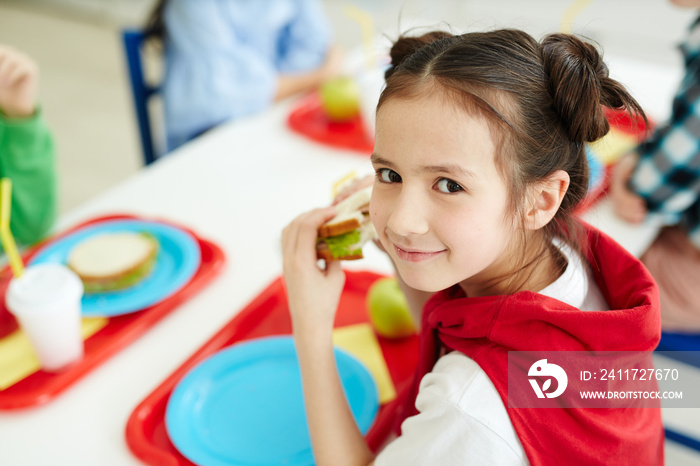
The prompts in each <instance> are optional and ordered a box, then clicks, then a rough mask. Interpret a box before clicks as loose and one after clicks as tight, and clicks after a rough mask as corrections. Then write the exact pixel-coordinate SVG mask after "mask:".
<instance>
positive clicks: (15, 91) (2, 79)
mask: <svg viewBox="0 0 700 466" xmlns="http://www.w3.org/2000/svg"><path fill="white" fill-rule="evenodd" d="M38 82H39V68H38V67H37V65H36V63H35V62H34V60H32V59H31V58H29V57H28V56H27V55H24V54H23V53H21V52H18V51H17V50H15V49H13V48H11V47H7V46H5V45H0V110H1V111H2V113H4V114H5V115H6V116H8V117H11V118H24V117H29V116H32V115H33V114H34V110H35V108H36V91H37V87H38Z"/></svg>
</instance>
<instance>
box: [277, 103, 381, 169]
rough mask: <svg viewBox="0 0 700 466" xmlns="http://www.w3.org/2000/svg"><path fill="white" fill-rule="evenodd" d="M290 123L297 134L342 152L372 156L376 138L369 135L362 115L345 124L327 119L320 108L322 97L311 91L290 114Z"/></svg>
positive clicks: (288, 122) (288, 120)
mask: <svg viewBox="0 0 700 466" xmlns="http://www.w3.org/2000/svg"><path fill="white" fill-rule="evenodd" d="M287 124H288V125H289V127H290V128H292V129H293V130H294V131H296V132H297V133H300V134H303V135H304V136H307V137H309V138H310V139H313V140H314V141H317V142H321V143H323V144H328V145H330V146H334V147H340V148H343V149H352V150H356V151H359V152H362V153H363V154H364V155H366V156H367V157H369V156H370V155H371V154H372V151H373V150H374V138H373V137H371V136H370V135H368V134H367V130H366V129H365V125H364V123H363V121H362V117H361V116H360V115H358V116H356V117H355V118H353V119H351V120H349V121H345V122H342V123H339V122H334V121H331V120H330V119H328V117H327V116H326V114H325V112H324V111H323V108H321V97H320V96H319V94H318V92H312V93H310V94H309V95H307V96H306V97H304V98H303V99H302V100H301V102H300V103H299V104H298V105H297V106H296V108H295V109H294V110H292V112H291V113H290V114H289V117H288V119H287Z"/></svg>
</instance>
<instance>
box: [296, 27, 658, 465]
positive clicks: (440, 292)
mask: <svg viewBox="0 0 700 466" xmlns="http://www.w3.org/2000/svg"><path fill="white" fill-rule="evenodd" d="M391 58H392V66H391V68H390V69H389V70H388V71H387V73H386V89H385V90H384V92H383V93H382V95H381V98H380V100H379V104H378V107H377V125H376V143H375V150H374V153H373V154H372V164H373V166H374V168H375V170H376V180H375V184H374V189H373V194H372V199H371V202H370V215H371V219H372V222H373V223H374V225H375V227H376V230H377V233H378V235H379V242H380V243H381V246H382V248H383V249H384V250H386V252H387V254H388V255H389V257H390V258H391V260H392V261H393V263H394V266H395V268H396V270H397V274H398V276H399V278H400V282H401V283H402V287H403V288H404V290H405V292H406V294H407V296H408V298H409V301H410V303H411V306H412V309H413V310H414V312H417V313H420V314H422V319H421V320H422V330H421V356H420V364H419V367H418V369H417V374H416V380H415V381H414V389H413V391H412V392H411V393H409V397H408V398H409V399H408V400H407V401H408V403H407V404H406V408H407V409H406V410H405V413H404V415H403V416H402V417H403V418H405V421H404V422H403V424H402V425H401V436H399V437H398V438H397V439H395V440H394V441H392V442H391V443H390V444H389V445H388V446H387V447H386V448H385V449H384V450H383V451H382V452H380V453H379V455H378V456H377V457H376V459H374V458H373V455H372V453H371V452H370V451H369V449H368V448H367V446H366V444H365V442H364V440H363V438H362V436H361V435H360V433H359V431H358V430H357V428H356V427H355V424H354V422H353V418H352V415H351V413H350V411H349V408H348V407H347V405H346V402H345V398H344V395H343V391H342V386H341V384H340V382H339V380H338V377H337V373H336V369H335V362H334V359H333V353H332V343H331V332H332V327H333V318H334V312H335V309H336V307H337V304H338V300H339V295H340V292H341V289H342V286H343V282H344V275H343V272H342V270H341V269H340V266H339V264H338V263H328V264H326V267H325V269H323V270H320V269H319V268H318V267H317V265H316V255H315V241H316V229H317V228H318V227H319V226H320V225H321V224H322V223H323V222H324V221H326V220H328V219H330V218H331V217H333V215H334V211H333V209H332V208H329V209H318V210H314V211H311V212H309V213H306V214H303V215H301V216H300V217H298V218H297V219H296V220H294V221H293V222H292V223H291V224H290V225H289V226H288V227H287V228H286V229H285V231H284V234H283V250H284V274H285V279H286V282H287V289H288V298H289V305H290V311H291V313H292V321H293V326H294V336H295V339H296V343H297V351H298V355H299V361H300V367H301V371H302V379H303V383H304V396H305V401H306V409H307V414H308V422H309V429H310V433H311V439H312V443H313V449H314V454H315V457H316V461H317V463H318V464H321V465H325V464H333V465H337V464H352V465H366V464H368V463H372V462H376V464H377V465H399V464H400V465H409V464H430V465H451V464H488V465H509V464H528V462H529V463H531V464H587V465H590V464H660V463H661V462H662V461H663V450H662V446H663V430H662V426H661V418H660V412H659V410H658V409H563V408H561V409H513V408H508V407H507V406H508V384H507V370H508V367H507V360H508V351H528V350H530V351H538V350H544V351H576V350H596V351H614V350H620V351H622V350H625V351H651V350H653V349H654V347H655V346H656V343H657V342H658V339H659V336H660V329H659V315H658V297H657V294H656V288H655V285H654V283H653V281H652V279H651V278H650V277H649V275H648V274H647V272H646V271H645V269H644V267H643V266H641V264H640V263H639V262H638V261H637V260H636V259H634V258H633V257H632V256H630V255H629V254H627V253H626V252H625V251H624V250H623V249H622V248H621V247H620V246H618V245H617V244H615V243H614V242H612V241H611V240H610V239H609V238H607V237H605V236H603V235H602V234H601V233H599V232H597V231H595V230H593V229H592V228H590V227H587V226H583V225H580V224H579V223H578V221H577V220H576V219H575V218H574V217H573V214H572V212H573V210H574V209H575V208H576V206H577V205H578V204H579V202H580V201H581V200H582V198H583V197H584V195H585V194H586V187H587V182H588V179H587V178H588V171H587V166H586V156H585V150H584V143H585V142H587V141H594V140H596V139H598V138H600V137H602V136H603V135H604V134H606V132H607V131H608V129H609V126H608V122H607V120H606V119H605V116H604V114H603V111H602V108H601V106H602V105H605V106H608V107H612V108H621V107H625V108H627V109H628V110H629V111H631V112H634V113H635V114H637V115H641V116H643V112H642V110H641V109H640V107H639V105H638V104H637V102H636V101H635V100H634V99H632V97H630V95H629V94H628V93H627V92H626V91H625V89H624V88H623V87H622V86H621V85H620V84H619V83H617V82H616V81H614V80H612V79H610V78H609V77H608V72H607V68H606V67H605V65H604V63H603V62H602V60H601V57H600V56H599V54H598V52H597V51H596V50H595V48H594V47H593V46H591V45H590V44H587V43H585V42H582V41H581V40H579V39H577V38H575V37H573V36H569V35H563V34H556V35H550V36H548V37H546V38H545V39H544V40H543V41H542V42H540V43H538V42H537V41H535V40H534V39H533V38H532V37H530V36H529V35H527V34H526V33H524V32H521V31H516V30H498V31H493V32H486V33H470V34H464V35H458V36H453V35H451V34H448V33H445V32H433V33H429V34H426V35H424V36H422V37H413V38H411V37H402V38H400V39H399V40H398V41H397V42H396V43H395V44H394V45H393V47H392V50H391ZM418 382H420V389H418V387H419V385H418Z"/></svg>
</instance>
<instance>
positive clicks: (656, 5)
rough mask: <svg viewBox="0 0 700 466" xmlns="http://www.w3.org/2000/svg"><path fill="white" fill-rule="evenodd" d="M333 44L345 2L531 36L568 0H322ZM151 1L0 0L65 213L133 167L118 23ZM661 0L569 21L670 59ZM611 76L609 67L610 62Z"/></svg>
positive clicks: (392, 32)
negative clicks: (22, 59)
mask: <svg viewBox="0 0 700 466" xmlns="http://www.w3.org/2000/svg"><path fill="white" fill-rule="evenodd" d="M324 3H325V6H326V10H327V13H328V15H329V17H330V19H331V21H332V23H333V25H334V31H335V36H336V40H337V42H339V43H340V44H341V45H342V46H344V47H345V48H347V49H351V48H353V47H357V46H358V45H359V44H360V43H361V31H360V26H359V25H358V23H356V22H355V21H353V20H351V19H350V18H348V17H347V16H346V15H345V13H344V8H345V6H346V5H348V4H354V5H355V6H357V7H359V8H362V9H363V10H365V11H367V12H368V13H370V14H371V15H372V17H373V18H374V22H375V25H376V29H377V32H378V33H383V34H386V35H387V36H389V37H390V38H393V37H395V36H396V35H397V34H398V33H399V32H400V31H403V30H405V29H406V28H408V27H411V26H415V25H423V26H440V25H443V26H444V25H445V24H448V23H449V25H450V26H452V27H453V28H454V29H455V30H458V31H461V30H466V29H470V30H474V29H484V28H494V27H501V26H513V27H519V28H522V29H525V30H526V31H528V32H530V33H531V34H533V35H535V36H536V37H539V36H541V35H543V34H545V33H548V32H556V31H557V30H559V28H560V24H561V21H562V15H563V14H564V12H565V11H566V9H567V7H568V6H569V5H571V4H572V1H568V0H527V1H522V0H432V1H429V0H381V1H377V0H355V1H349V0H324ZM153 4H154V0H0V43H5V44H10V45H12V46H15V47H17V48H18V49H20V50H23V51H25V52H26V53H28V54H29V55H31V56H32V57H34V58H35V59H36V61H37V62H38V63H39V65H40V68H41V83H40V97H41V102H42V106H43V108H44V111H45V116H46V119H47V120H48V123H49V125H50V126H51V128H52V130H53V132H54V136H55V139H56V144H57V157H58V170H59V181H60V197H59V208H60V212H61V213H65V212H66V211H68V210H70V209H71V208H73V207H75V206H77V205H79V204H81V203H82V202H84V201H85V200H87V199H89V198H91V197H93V196H95V195H97V194H99V193H100V192H101V191H103V190H106V189H108V188H109V187H111V186H113V185H115V184H116V183H118V182H119V181H121V180H123V179H124V178H126V177H128V176H129V175H130V174H132V173H134V172H135V171H137V170H138V169H139V168H140V167H141V166H142V161H141V153H140V147H139V144H138V135H137V134H138V133H137V126H136V121H135V118H134V114H133V108H132V103H131V94H130V89H129V85H128V81H127V72H126V66H125V60H124V53H123V48H122V44H121V38H120V31H121V29H123V28H124V27H140V26H141V25H143V23H144V21H145V19H146V17H147V16H148V14H149V12H150V10H151V8H152V6H153ZM694 14H695V13H694V12H693V11H688V10H681V9H679V8H676V7H674V6H672V5H670V3H669V1H668V0H593V1H592V2H591V3H590V4H589V5H588V6H587V7H586V8H585V9H584V10H583V11H582V12H581V13H580V14H579V15H578V16H576V18H575V21H574V25H573V29H574V31H575V32H578V33H581V34H583V35H585V36H587V37H589V38H591V39H593V40H595V41H597V42H598V43H599V44H600V45H601V46H602V47H603V49H604V51H605V53H606V54H614V55H616V56H629V57H632V58H636V59H642V60H647V61H649V62H653V63H658V64H659V66H677V67H679V68H680V57H679V54H678V53H677V52H676V50H675V47H676V45H677V43H678V42H679V40H680V38H681V37H682V36H683V34H684V32H685V29H686V27H687V26H688V25H689V23H690V22H691V21H692V19H693V17H694ZM612 72H613V74H614V70H612Z"/></svg>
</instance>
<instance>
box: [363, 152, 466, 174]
mask: <svg viewBox="0 0 700 466" xmlns="http://www.w3.org/2000/svg"><path fill="white" fill-rule="evenodd" d="M370 159H371V161H372V163H373V164H379V165H386V166H387V167H391V168H395V165H394V164H393V163H391V162H390V161H388V160H386V159H384V158H382V157H380V156H379V155H377V154H376V153H374V154H372V156H371V157H370ZM420 170H421V171H426V172H429V173H456V174H459V175H463V176H468V177H471V178H476V175H474V173H473V172H471V171H469V170H467V169H466V168H464V167H460V166H459V165H457V164H453V163H448V164H445V165H425V166H423V167H420Z"/></svg>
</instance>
